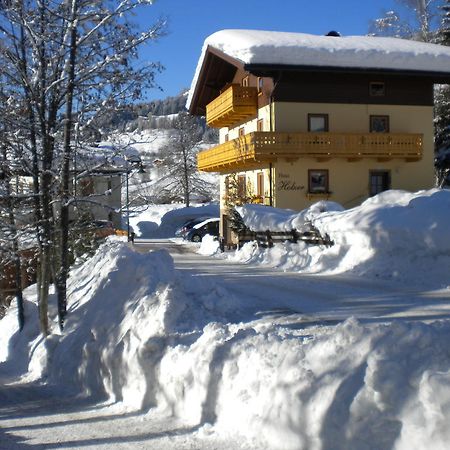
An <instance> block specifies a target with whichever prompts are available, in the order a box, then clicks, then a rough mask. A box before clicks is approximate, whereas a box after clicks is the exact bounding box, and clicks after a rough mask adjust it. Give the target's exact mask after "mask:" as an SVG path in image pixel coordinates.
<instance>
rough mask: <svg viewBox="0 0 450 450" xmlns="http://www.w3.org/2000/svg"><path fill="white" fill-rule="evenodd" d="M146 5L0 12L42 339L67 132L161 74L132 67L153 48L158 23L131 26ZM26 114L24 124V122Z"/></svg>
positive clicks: (63, 198) (63, 207)
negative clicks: (32, 233) (32, 230)
mask: <svg viewBox="0 0 450 450" xmlns="http://www.w3.org/2000/svg"><path fill="white" fill-rule="evenodd" d="M151 3H152V1H151V0H121V1H119V2H109V1H106V0H94V1H92V0H90V1H87V0H59V1H55V0H52V1H50V0H36V1H31V0H10V1H8V2H3V3H1V5H0V33H1V35H2V45H1V46H0V63H1V65H2V67H3V76H4V78H5V79H6V80H7V81H8V84H9V85H10V86H11V88H10V90H9V98H10V99H11V101H12V102H15V103H16V104H18V105H21V109H20V114H16V116H17V117H16V123H17V124H18V123H19V121H20V118H19V116H20V115H22V119H21V121H22V122H23V117H25V118H26V123H25V126H24V127H23V128H20V129H19V128H17V130H16V132H17V133H18V132H19V130H20V132H21V133H22V134H26V141H27V152H26V153H25V154H24V155H23V157H22V161H21V162H22V164H23V165H24V166H27V168H28V169H29V171H30V173H31V174H32V177H33V185H34V192H35V221H36V227H37V228H36V231H37V233H36V242H37V244H38V246H39V272H38V298H39V313H40V323H41V330H42V333H43V334H44V335H46V334H48V333H49V324H48V306H47V305H48V292H49V285H50V282H51V281H52V280H55V281H56V290H57V296H58V312H59V324H60V327H61V328H62V326H63V324H64V318H65V314H66V302H67V299H66V296H67V294H66V279H67V274H68V268H69V260H70V258H69V248H68V230H69V207H70V205H71V204H72V203H74V202H75V201H76V198H74V197H73V193H72V191H71V189H70V183H71V177H72V174H71V164H70V163H71V159H72V150H73V147H74V145H76V144H77V142H75V140H74V134H75V131H76V130H77V131H78V138H79V139H82V136H83V130H84V129H88V128H89V127H90V126H91V124H92V122H93V121H94V119H95V117H96V116H97V115H98V114H100V113H101V112H104V111H106V110H108V109H110V108H114V107H115V106H116V105H118V104H120V103H123V102H126V101H129V100H133V99H135V98H138V96H139V95H140V94H141V93H142V92H145V91H146V89H148V88H149V87H151V86H153V85H154V77H155V72H156V71H158V70H159V65H157V64H149V65H146V66H141V67H139V68H138V67H137V66H136V65H135V64H133V61H134V60H135V59H136V58H137V56H138V53H137V49H138V48H139V46H140V45H141V44H143V43H145V42H148V41H151V40H154V39H156V38H158V37H159V36H160V35H161V34H162V33H163V31H164V21H158V22H156V24H155V25H153V26H152V27H151V28H150V29H148V30H145V31H143V32H141V31H140V30H139V29H138V28H137V27H136V26H135V25H133V23H132V22H131V21H130V17H131V15H132V14H133V13H134V12H135V11H137V9H138V8H139V7H144V6H148V5H151ZM23 113H25V115H24V114H23Z"/></svg>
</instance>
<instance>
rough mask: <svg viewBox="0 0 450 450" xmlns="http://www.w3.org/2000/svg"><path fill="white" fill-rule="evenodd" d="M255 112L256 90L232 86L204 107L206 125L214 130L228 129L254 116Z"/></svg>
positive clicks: (256, 107)
mask: <svg viewBox="0 0 450 450" xmlns="http://www.w3.org/2000/svg"><path fill="white" fill-rule="evenodd" d="M257 111H258V92H257V89H256V88H255V87H243V86H240V85H236V84H233V85H231V86H230V87H229V88H228V89H226V90H225V91H224V92H222V94H220V95H219V96H218V97H217V98H216V99H214V100H213V101H212V102H211V103H209V104H208V105H206V123H207V124H208V125H209V126H210V127H214V128H220V127H229V126H231V125H233V124H235V123H237V122H240V121H242V120H245V119H248V118H250V117H252V116H256V113H257Z"/></svg>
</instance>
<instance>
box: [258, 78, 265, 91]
mask: <svg viewBox="0 0 450 450" xmlns="http://www.w3.org/2000/svg"><path fill="white" fill-rule="evenodd" d="M263 87H264V78H262V77H258V94H262V90H263Z"/></svg>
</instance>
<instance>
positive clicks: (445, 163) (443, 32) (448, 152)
mask: <svg viewBox="0 0 450 450" xmlns="http://www.w3.org/2000/svg"><path fill="white" fill-rule="evenodd" d="M441 10H442V22H441V27H440V30H439V43H440V44H442V45H448V46H450V0H446V2H445V3H444V5H442V8H441ZM435 101H436V108H435V121H434V122H435V130H436V134H435V148H436V153H437V155H436V173H437V183H438V186H441V187H443V186H448V185H449V184H450V179H449V175H450V86H449V85H442V86H438V87H437V89H436V98H435Z"/></svg>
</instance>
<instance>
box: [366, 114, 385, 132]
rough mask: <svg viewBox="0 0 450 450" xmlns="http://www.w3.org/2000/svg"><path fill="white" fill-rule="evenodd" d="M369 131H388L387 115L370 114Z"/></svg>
mask: <svg viewBox="0 0 450 450" xmlns="http://www.w3.org/2000/svg"><path fill="white" fill-rule="evenodd" d="M370 132H371V133H389V116H370Z"/></svg>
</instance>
